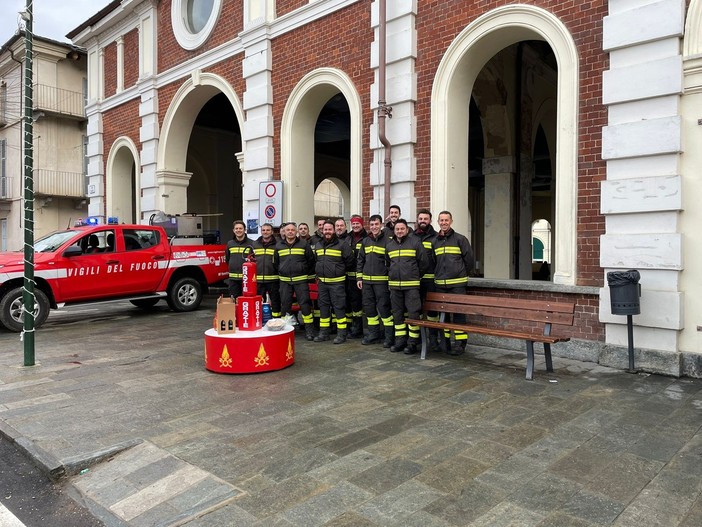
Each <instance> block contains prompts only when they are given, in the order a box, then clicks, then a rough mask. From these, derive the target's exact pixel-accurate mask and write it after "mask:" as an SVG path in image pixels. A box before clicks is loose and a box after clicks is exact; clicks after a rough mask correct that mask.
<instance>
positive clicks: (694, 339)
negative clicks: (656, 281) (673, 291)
mask: <svg viewBox="0 0 702 527" xmlns="http://www.w3.org/2000/svg"><path fill="white" fill-rule="evenodd" d="M700 9H702V6H700ZM698 30H699V29H698ZM685 84H686V87H685V89H686V93H685V96H684V97H683V98H682V112H683V115H684V116H685V118H684V120H683V138H684V144H685V152H684V154H683V156H682V159H681V172H682V174H683V177H684V179H683V185H684V187H685V193H684V195H683V208H684V212H683V213H682V214H681V218H680V230H681V232H682V233H683V240H684V245H683V254H684V258H685V270H684V271H683V273H682V275H681V279H680V282H681V285H680V288H681V290H682V291H685V292H686V293H687V294H686V296H685V318H684V326H685V329H684V330H683V332H682V333H681V335H680V350H681V351H688V352H697V353H699V352H701V351H702V331H700V330H699V329H698V328H700V327H702V243H700V240H701V239H700V226H701V225H702V206H700V196H702V177H701V176H702V125H701V124H699V123H698V119H702V58H701V57H699V56H698V57H697V58H695V59H690V60H689V61H688V63H687V75H686V79H685Z"/></svg>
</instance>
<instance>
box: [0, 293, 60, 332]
mask: <svg viewBox="0 0 702 527" xmlns="http://www.w3.org/2000/svg"><path fill="white" fill-rule="evenodd" d="M22 290H23V288H21V287H16V288H14V289H12V290H10V291H8V292H7V294H6V295H5V296H3V297H2V300H0V323H1V324H2V325H3V326H5V327H6V328H7V329H9V330H10V331H16V332H20V331H22V330H23V329H24V314H23V306H24V299H23V298H22ZM49 309H51V306H50V305H49V299H48V298H46V295H45V294H44V292H43V291H41V290H40V289H35V290H34V327H35V328H38V327H39V326H41V325H42V324H43V323H44V322H45V321H46V317H48V316H49Z"/></svg>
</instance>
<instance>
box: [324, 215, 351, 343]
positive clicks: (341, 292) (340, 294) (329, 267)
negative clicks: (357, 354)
mask: <svg viewBox="0 0 702 527" xmlns="http://www.w3.org/2000/svg"><path fill="white" fill-rule="evenodd" d="M322 232H323V234H324V240H323V241H322V242H321V243H318V244H317V245H316V246H315V251H314V252H315V272H316V274H317V295H318V296H317V302H318V304H319V312H320V318H319V334H318V335H317V337H316V338H315V339H314V341H315V342H324V341H325V340H329V333H330V329H331V315H332V309H333V311H334V314H335V315H336V330H337V331H336V338H335V339H334V344H343V343H344V342H346V271H349V270H352V269H354V268H355V267H354V265H355V262H354V259H353V251H352V250H351V247H350V246H349V244H348V243H347V242H343V241H341V240H339V238H338V237H337V235H336V233H335V232H334V224H333V223H332V222H331V221H326V222H325V223H324V228H323V231H322Z"/></svg>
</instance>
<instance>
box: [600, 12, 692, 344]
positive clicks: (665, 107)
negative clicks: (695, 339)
mask: <svg viewBox="0 0 702 527" xmlns="http://www.w3.org/2000/svg"><path fill="white" fill-rule="evenodd" d="M684 11H685V2H684V0H658V1H655V0H654V1H651V0H611V1H610V2H609V16H607V17H605V19H604V21H603V30H604V35H603V46H604V49H605V50H606V51H609V53H610V69H609V71H606V72H605V73H604V74H603V102H604V103H605V104H607V105H608V117H609V122H608V126H606V127H604V128H603V130H602V157H603V158H604V159H606V160H607V179H606V181H603V183H602V187H601V209H600V210H601V212H602V214H604V215H605V228H606V232H605V234H604V235H603V236H602V237H601V240H600V264H601V265H602V267H603V268H604V271H605V276H606V273H607V272H609V271H612V270H625V269H638V270H639V271H641V273H642V277H641V282H640V283H641V286H642V296H641V312H642V314H641V315H638V316H635V317H634V324H635V335H634V337H635V338H634V340H635V346H636V347H640V348H648V349H657V350H664V351H671V352H673V351H677V346H678V337H679V332H680V330H681V329H682V328H683V327H684V325H685V324H684V320H683V312H684V309H683V302H684V298H685V295H684V294H683V293H682V289H681V288H680V274H681V271H682V270H683V269H684V265H685V262H686V261H687V258H686V257H684V256H683V242H684V237H683V235H682V233H681V216H682V214H683V213H682V210H683V208H684V203H683V196H684V193H683V187H685V192H688V189H687V186H686V185H687V183H686V181H684V180H683V176H682V174H681V171H680V154H681V152H682V150H683V134H682V130H683V118H682V116H681V111H680V110H681V106H680V94H681V93H682V90H683V62H682V56H681V54H680V48H681V45H680V38H681V37H682V34H683V27H684V24H683V17H684ZM605 283H606V281H605ZM610 313H611V310H610V305H609V289H608V288H607V287H604V288H603V289H602V290H601V295H600V321H602V322H604V323H605V324H606V331H605V333H606V341H607V342H608V343H611V344H618V345H624V346H625V345H626V344H627V332H626V317H623V316H613V315H611V314H610Z"/></svg>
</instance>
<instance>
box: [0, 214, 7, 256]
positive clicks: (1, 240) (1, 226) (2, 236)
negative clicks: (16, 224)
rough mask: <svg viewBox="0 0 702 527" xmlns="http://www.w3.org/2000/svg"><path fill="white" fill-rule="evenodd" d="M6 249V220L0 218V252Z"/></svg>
mask: <svg viewBox="0 0 702 527" xmlns="http://www.w3.org/2000/svg"><path fill="white" fill-rule="evenodd" d="M5 251H7V220H4V219H3V220H0V252H5Z"/></svg>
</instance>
